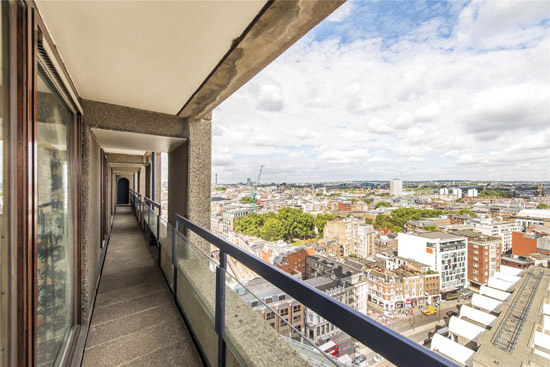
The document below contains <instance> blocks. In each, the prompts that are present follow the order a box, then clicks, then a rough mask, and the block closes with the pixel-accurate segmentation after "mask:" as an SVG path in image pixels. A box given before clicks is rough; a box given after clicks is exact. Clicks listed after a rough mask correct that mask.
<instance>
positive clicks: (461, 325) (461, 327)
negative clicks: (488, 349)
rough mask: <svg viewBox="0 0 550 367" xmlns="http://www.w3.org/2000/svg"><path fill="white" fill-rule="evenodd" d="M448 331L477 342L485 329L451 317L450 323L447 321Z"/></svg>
mask: <svg viewBox="0 0 550 367" xmlns="http://www.w3.org/2000/svg"><path fill="white" fill-rule="evenodd" d="M449 331H450V332H451V333H453V334H456V335H460V336H462V337H464V338H466V339H468V340H473V341H475V342H477V341H478V340H479V338H480V337H481V334H483V332H484V331H485V329H484V328H482V327H479V326H477V325H474V324H472V323H471V322H468V321H466V320H462V319H459V318H458V317H455V316H453V317H451V321H449Z"/></svg>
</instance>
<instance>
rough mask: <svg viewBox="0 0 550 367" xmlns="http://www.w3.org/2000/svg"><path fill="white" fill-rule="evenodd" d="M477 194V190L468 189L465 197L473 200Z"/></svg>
mask: <svg viewBox="0 0 550 367" xmlns="http://www.w3.org/2000/svg"><path fill="white" fill-rule="evenodd" d="M477 194H478V192H477V189H469V190H468V195H467V196H469V197H472V198H474V197H476V196H477Z"/></svg>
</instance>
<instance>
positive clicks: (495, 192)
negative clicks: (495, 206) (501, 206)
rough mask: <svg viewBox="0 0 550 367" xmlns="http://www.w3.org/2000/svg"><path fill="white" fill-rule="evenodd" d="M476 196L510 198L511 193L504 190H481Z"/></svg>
mask: <svg viewBox="0 0 550 367" xmlns="http://www.w3.org/2000/svg"><path fill="white" fill-rule="evenodd" d="M477 196H479V197H482V198H511V197H512V193H511V192H510V191H504V190H483V191H482V192H480V193H479V194H478V195H477Z"/></svg>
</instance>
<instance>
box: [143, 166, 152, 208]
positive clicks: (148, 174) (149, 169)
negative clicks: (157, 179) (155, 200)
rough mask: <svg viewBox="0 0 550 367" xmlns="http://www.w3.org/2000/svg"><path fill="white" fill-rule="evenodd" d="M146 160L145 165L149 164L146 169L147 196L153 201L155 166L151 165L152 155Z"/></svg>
mask: <svg viewBox="0 0 550 367" xmlns="http://www.w3.org/2000/svg"><path fill="white" fill-rule="evenodd" d="M144 159H145V164H147V166H146V167H145V196H146V197H148V198H149V199H151V193H152V190H151V182H152V179H153V175H152V173H153V172H152V171H153V166H152V165H151V156H150V155H147V156H145V157H144Z"/></svg>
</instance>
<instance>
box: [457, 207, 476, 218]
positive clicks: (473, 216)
mask: <svg viewBox="0 0 550 367" xmlns="http://www.w3.org/2000/svg"><path fill="white" fill-rule="evenodd" d="M458 214H460V215H464V214H468V215H469V216H470V217H472V218H477V215H475V214H474V213H472V211H471V210H470V209H460V211H459V212H458Z"/></svg>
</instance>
